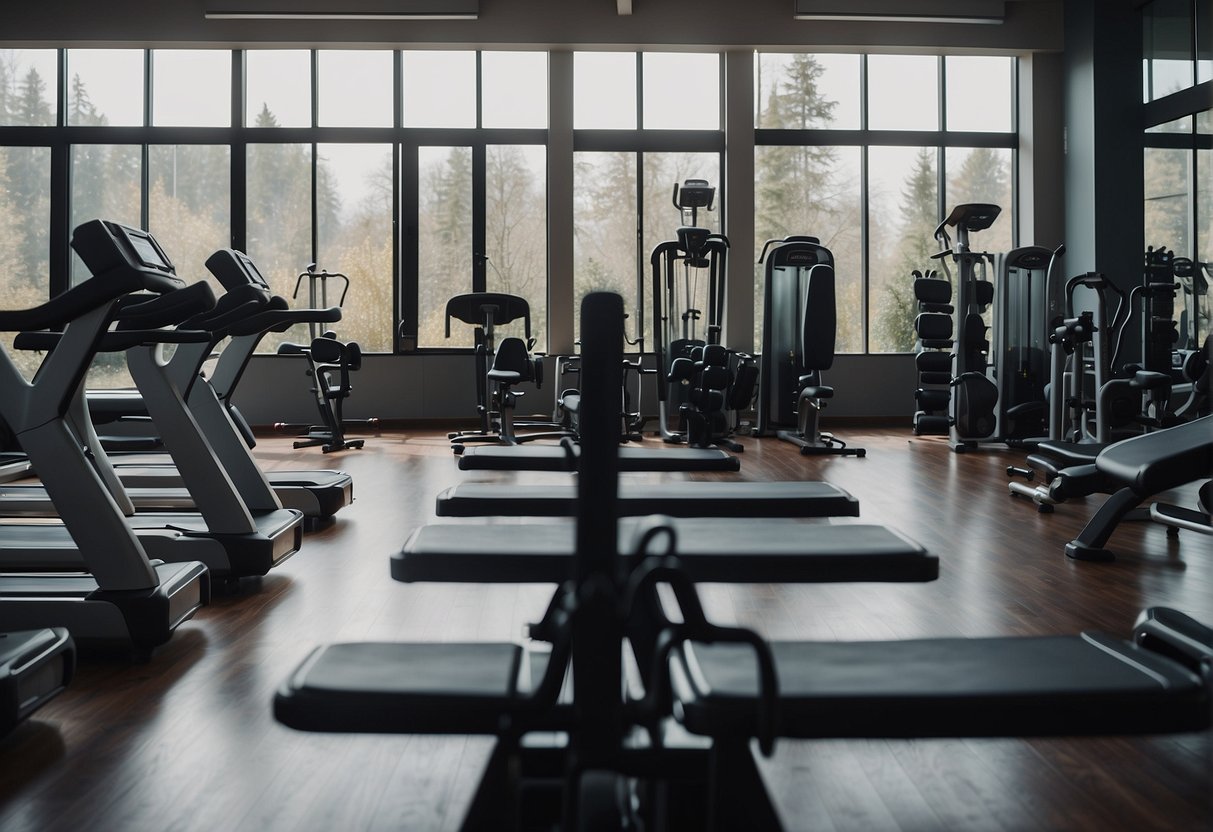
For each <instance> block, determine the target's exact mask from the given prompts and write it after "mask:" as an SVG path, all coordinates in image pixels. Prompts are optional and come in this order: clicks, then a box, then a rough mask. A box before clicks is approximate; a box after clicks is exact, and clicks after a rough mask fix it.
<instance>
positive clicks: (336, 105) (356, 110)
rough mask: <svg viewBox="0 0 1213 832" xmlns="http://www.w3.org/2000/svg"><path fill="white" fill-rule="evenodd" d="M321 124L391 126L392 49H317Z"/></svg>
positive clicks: (328, 125) (335, 125)
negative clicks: (388, 50)
mask: <svg viewBox="0 0 1213 832" xmlns="http://www.w3.org/2000/svg"><path fill="white" fill-rule="evenodd" d="M319 62H320V67H319V70H320V71H319V76H320V82H319V83H320V90H319V92H320V95H319V98H320V104H319V108H320V112H319V114H318V121H319V124H320V126H321V127H391V126H392V53H391V52H385V51H374V52H371V51H361V50H359V51H352V50H351V51H344V50H325V51H322V52H320V53H319Z"/></svg>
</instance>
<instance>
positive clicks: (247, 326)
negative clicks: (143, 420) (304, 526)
mask: <svg viewBox="0 0 1213 832" xmlns="http://www.w3.org/2000/svg"><path fill="white" fill-rule="evenodd" d="M206 267H207V268H208V269H209V270H210V272H211V274H213V275H214V276H215V277H216V279H218V280H219V282H220V283H221V284H222V285H223V287H224V288H225V289H226V290H227V291H229V292H239V291H246V290H245V289H243V287H250V286H251V287H256V288H260V289H262V290H264V292H265V293H266V303H265V305H264V308H263V309H261V310H260V311H258V312H257V313H256V314H253V315H250V316H249V317H248V318H247V319H246V320H244V321H240V322H237V323H235V324H233V325H232V327H231V328H230V330H229V331H228V332H227V333H226V335H227V336H228V337H229V339H230V340H229V342H228V343H227V345H226V346H225V347H224V349H223V352H222V353H220V355H219V360H218V362H217V363H216V365H215V368H214V372H213V373H212V374H211V376H210V378H209V379H207V380H206V383H208V384H209V385H210V387H211V388H212V389H213V390H214V394H215V396H216V397H217V398H218V399H219V401H220V402H222V404H223V406H224V409H225V410H226V412H227V416H228V418H229V420H230V421H231V423H232V424H233V425H234V426H235V428H236V430H237V431H238V434H239V436H240V438H241V439H242V440H243V442H244V444H245V445H247V448H252V447H255V445H256V439H255V437H254V436H253V432H252V430H251V429H250V428H249V427H248V424H247V423H246V422H245V421H244V417H243V416H241V415H240V412H239V410H237V409H236V406H235V404H233V403H232V393H233V392H234V391H235V389H236V385H237V384H238V383H239V381H240V378H241V376H242V375H243V374H244V370H245V368H246V367H247V366H248V362H249V359H250V358H252V355H253V353H254V351H255V350H256V348H257V345H258V344H259V343H260V342H261V339H262V338H263V337H264V336H265V335H267V334H268V333H270V332H285V331H286V330H287V329H289V328H290V327H292V326H294V325H296V324H304V323H308V324H310V323H334V322H336V321H339V320H340V319H341V309H340V308H339V307H336V306H334V307H331V308H328V309H289V308H286V301H285V299H283V298H280V297H277V296H273V295H270V294H269V292H270V288H269V284H268V283H267V282H266V280H265V278H264V277H263V276H262V274H261V272H260V270H258V268H257V266H256V264H255V263H254V262H253V261H252V259H251V258H249V257H248V255H246V254H244V253H242V252H239V251H235V250H234V249H221V250H219V251H216V252H215V253H214V254H212V255H211V256H210V257H209V258H208V259H207V261H206ZM207 354H208V353H198V354H197V356H196V357H198V358H199V359H200V360H199V361H198V366H197V368H196V371H195V375H196V374H197V372H200V371H201V364H202V362H203V361H205V360H206V358H207ZM195 383H196V382H195ZM189 392H190V395H189V397H188V398H187V403H188V404H189V405H190V407H191V409H192V408H194V407H195V406H196V407H198V408H199V410H200V411H202V412H203V413H208V412H211V408H210V406H209V402H208V401H207V399H208V398H209V397H208V396H207V395H206V394H204V393H201V392H195V390H194V389H193V387H191V388H190V391H189ZM88 402H89V409H90V412H92V411H93V410H95V409H96V410H103V411H107V412H109V413H111V414H112V413H115V412H122V413H126V414H129V415H140V416H141V415H145V414H146V412H147V411H146V408H145V407H144V404H143V397H142V394H141V393H140V392H139V391H138V390H115V391H91V392H90V393H89V394H88ZM199 428H200V429H202V430H203V431H204V432H205V433H206V435H207V439H208V441H210V443H211V445H212V448H213V449H214V451H215V454H216V455H217V456H218V457H219V459H220V461H221V462H222V463H223V464H224V466H225V467H228V466H229V464H230V466H231V467H232V468H237V469H238V468H240V467H241V466H242V465H243V462H242V457H244V456H245V455H247V448H244V449H242V448H240V447H238V446H237V445H235V444H233V443H232V442H231V428H229V427H228V426H226V425H224V424H222V423H221V422H220V423H218V424H215V423H213V422H212V421H210V420H205V421H204V420H201V419H200V421H199ZM111 458H112V459H113V462H114V468H115V470H116V472H117V474H118V477H119V479H120V480H121V481H122V484H123V485H124V486H126V488H127V490H128V492H129V493H130V496H131V500H132V502H133V503H134V505H135V507H136V508H137V509H140V510H144V509H176V508H188V507H189V506H190V505H191V504H192V503H191V499H190V497H189V493H188V491H185V490H184V481H183V480H182V478H181V474H180V472H179V471H178V470H177V468H176V466H175V465H173V463H172V462H171V461H167V460H166V454H165V453H151V454H148V453H143V454H135V455H131V456H126V455H111ZM263 474H264V477H265V479H266V481H267V482H269V484H270V486H271V487H272V488H273V490H274V493H275V494H276V495H277V497H278V499H279V501H280V502H281V503H282V505H283V507H285V508H290V509H295V510H298V511H301V512H303V515H304V517H305V518H307V520H308V521H309V522H311V523H317V522H321V521H324V520H327V519H328V518H330V517H332V516H333V515H334V514H336V513H337V512H338V511H340V510H341V509H342V508H344V507H345V506H347V505H349V504H350V503H352V502H353V500H354V484H353V478H352V477H350V475H349V474H347V473H345V472H344V471H336V470H331V469H309V470H296V469H291V470H282V471H268V472H263ZM2 505H3V504H2V502H0V512H3V507H2Z"/></svg>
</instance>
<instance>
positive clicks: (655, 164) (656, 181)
mask: <svg viewBox="0 0 1213 832" xmlns="http://www.w3.org/2000/svg"><path fill="white" fill-rule="evenodd" d="M688 179H706V180H707V181H708V184H709V185H711V186H712V187H714V188H716V198H715V199H714V200H713V203H712V210H711V211H704V210H700V211H699V212H698V215H697V217H696V220H695V221H696V223H697V225H698V227H699V228H707V229H709V230H711V231H714V232H719V231H720V206H721V205H722V204H723V199H724V194H723V193H722V191H721V189H720V154H718V153H646V154H644V237H643V242H642V244H641V247H640V252H641V255H642V258H643V260H642V262H643V263H644V269H645V283H644V290H645V299H644V303H645V307H644V317H645V331H644V337H645V348H646V349H648V350H650V351H651V350H652V349H654V347H655V343H654V341H653V340H652V339H653V337H654V336H653V321H652V317H653V314H652V305H653V297H652V266H651V263H650V260H649V255H651V254H652V252H653V249H655V248H656V247H657V246H658V245H659V244H661V243H663V242H665V241H666V240H674V239H677V233H676V232H677V229H678V227H679V226H681V225H684V224H686V223H689V222H690V221H691V217H690V216H689V215H688V216H687V217H686V223H684V222H683V217H682V215H681V214H680V213H679V211H678V210H677V209H675V208H674V205H673V204H672V203H671V200H670V197H671V196H672V194H673V191H674V184H675V183H677V184H678V185H679V186H681V185H682V183H683V182H685V181H686V180H688ZM701 275H702V279H701V280H699V281H698V282H695V281H692V282H693V284H694V287H693V288H694V289H697V290H698V291H697V292H695V296H696V298H697V300H696V301H695V305H696V308H698V309H701V310H703V313H704V316H705V317H704V324H703V325H706V323H707V318H706V316H707V311H708V306H707V303H708V286H707V272H706V270H705V271H703V272H701ZM624 298H627V295H624ZM684 305H685V304H684ZM699 334H700V337H702V335H703V331H702V327H701V329H700V333H699Z"/></svg>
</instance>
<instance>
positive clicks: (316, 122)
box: [308, 49, 320, 263]
mask: <svg viewBox="0 0 1213 832" xmlns="http://www.w3.org/2000/svg"><path fill="white" fill-rule="evenodd" d="M319 126H320V51H319V50H317V49H313V50H312V130H315V129H316V128H317V127H319ZM312 135H313V138H312V140H311V142H310V144H311V147H312V237H311V240H312V253H311V255H310V256H309V258H308V261H309V262H311V263H316V262H318V256H319V245H318V239H317V233H316V225H317V222H316V218H317V216H318V214H319V206H318V204H317V194H316V190H317V183H318V179H319V178H318V177H317V175H316V164H317V163H316V158H317V156H318V155H319V154H318V153H317V152H316V148H317V143H316V136H315V133H313V134H312Z"/></svg>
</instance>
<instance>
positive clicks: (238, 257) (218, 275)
mask: <svg viewBox="0 0 1213 832" xmlns="http://www.w3.org/2000/svg"><path fill="white" fill-rule="evenodd" d="M206 267H207V268H208V269H210V272H211V274H213V275H214V276H215V279H216V280H218V281H219V283H220V285H222V286H223V288H224V289H226V290H227V291H229V292H231V291H232V290H234V289H237V288H239V287H241V286H259V287H261V288H262V289H265V290H266V291H267V292H270V291H272V290H271V289H270V284H269V281H267V280H266V279H265V277H264V276H263V275H262V274H261V270H260V269H258V268H257V264H256V263H254V262H253V259H252V258H251V257H249V256H248V255H247V254H245V253H244V252H242V251H236V250H235V249H234V248H224V249H220V250H219V251H216V252H215V253H214V254H212V255H211V256H210V257H208V258H207V259H206Z"/></svg>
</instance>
